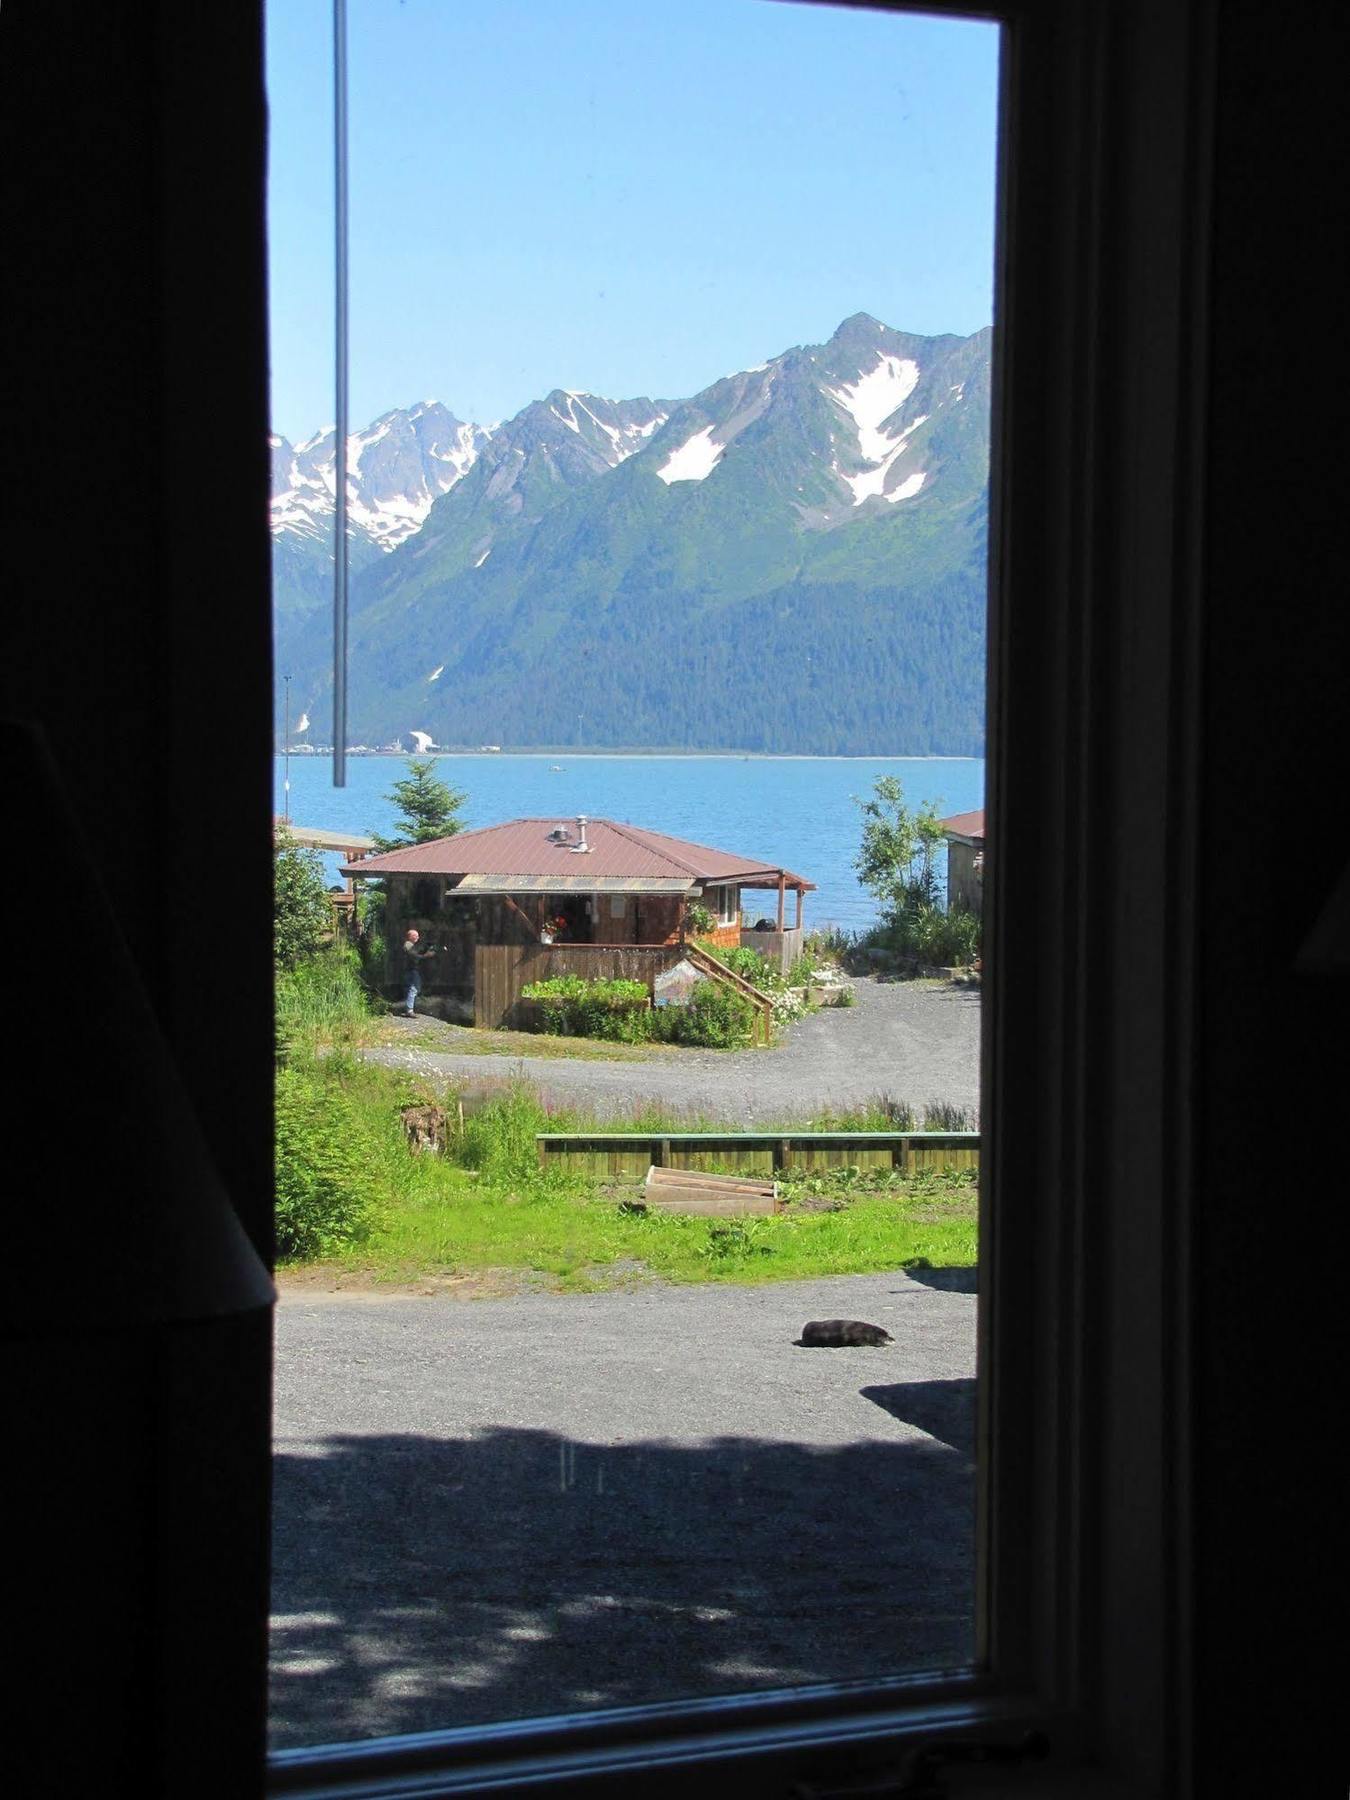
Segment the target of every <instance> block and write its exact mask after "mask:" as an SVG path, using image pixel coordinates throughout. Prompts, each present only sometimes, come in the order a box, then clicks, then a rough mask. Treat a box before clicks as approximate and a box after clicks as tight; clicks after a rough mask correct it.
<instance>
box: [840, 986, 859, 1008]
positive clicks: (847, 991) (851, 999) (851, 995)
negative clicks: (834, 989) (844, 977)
mask: <svg viewBox="0 0 1350 1800" xmlns="http://www.w3.org/2000/svg"><path fill="white" fill-rule="evenodd" d="M857 1004H858V994H857V990H856V989H855V988H851V987H846V988H840V990H839V998H838V999H837V1000H836V1001H835V1005H836V1006H856V1005H857Z"/></svg>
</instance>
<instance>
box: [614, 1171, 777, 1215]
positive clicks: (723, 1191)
mask: <svg viewBox="0 0 1350 1800" xmlns="http://www.w3.org/2000/svg"><path fill="white" fill-rule="evenodd" d="M643 1200H644V1202H645V1204H646V1205H648V1206H659V1207H660V1208H661V1210H662V1212H674V1213H705V1214H708V1215H709V1216H711V1217H714V1218H722V1219H729V1218H735V1217H736V1216H737V1215H739V1214H742V1213H776V1212H777V1211H778V1210H779V1207H780V1205H781V1202H780V1200H779V1198H778V1183H777V1182H776V1181H773V1180H767V1181H766V1180H764V1179H763V1178H762V1177H759V1176H753V1175H752V1176H746V1175H703V1174H701V1173H700V1172H699V1171H698V1170H697V1169H661V1168H658V1167H657V1166H656V1164H655V1163H653V1164H652V1166H651V1168H649V1169H648V1171H647V1180H646V1183H645V1185H644V1187H643Z"/></svg>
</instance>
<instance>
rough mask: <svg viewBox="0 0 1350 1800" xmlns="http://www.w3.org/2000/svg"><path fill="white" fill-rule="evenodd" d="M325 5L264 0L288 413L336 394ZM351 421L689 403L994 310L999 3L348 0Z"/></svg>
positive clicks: (282, 422)
mask: <svg viewBox="0 0 1350 1800" xmlns="http://www.w3.org/2000/svg"><path fill="white" fill-rule="evenodd" d="M330 17H331V11H330V6H329V3H328V0H269V3H268V8H267V18H268V54H267V66H268V83H269V95H270V107H271V198H270V215H271V216H270V228H269V229H270V240H271V270H272V273H271V284H272V394H273V402H272V404H273V423H274V426H275V428H276V429H277V430H279V431H281V432H283V433H284V434H285V435H286V436H287V437H289V438H291V439H292V440H293V441H294V440H298V439H301V438H303V437H306V436H308V435H309V434H310V433H311V432H313V431H314V430H315V429H317V428H318V427H319V426H320V425H324V424H328V423H331V421H332V418H333V398H332V394H333V375H332V269H333V252H332V156H331V141H332V140H331V133H332V82H331V73H330V62H329V56H330V41H331V40H330V23H329V21H330ZM349 17H350V25H349V59H350V90H349V91H350V142H351V211H350V217H351V275H352V279H351V420H352V426H353V429H356V428H358V427H359V426H361V425H364V424H366V423H367V422H368V421H369V420H371V419H373V418H375V417H376V416H377V415H378V414H379V413H381V412H385V411H387V410H388V409H389V408H390V407H393V406H406V405H408V404H410V403H411V402H413V401H415V400H419V399H425V398H434V399H438V400H443V401H444V402H445V403H446V405H447V406H449V407H450V408H451V410H452V411H454V412H455V413H457V414H458V416H459V417H460V418H463V419H473V420H477V421H479V422H480V423H485V424H487V423H492V422H494V421H496V420H498V419H501V418H507V417H510V416H511V414H513V413H515V412H517V411H519V409H520V408H521V407H522V406H524V405H526V404H527V403H528V402H529V401H530V400H533V399H537V398H539V397H540V396H541V395H542V394H544V393H546V392H548V390H549V389H550V388H553V387H570V388H581V389H588V390H590V391H592V392H595V393H600V394H605V395H608V396H609V397H611V398H614V399H621V398H626V397H629V396H632V395H636V394H647V395H650V396H652V397H653V398H657V397H659V398H666V399H670V398H682V397H684V396H686V395H689V394H692V393H695V392H697V391H698V389H700V388H702V387H705V386H706V385H707V384H708V383H709V382H710V381H713V380H716V378H717V377H718V376H719V375H724V374H727V373H729V372H730V371H731V370H734V369H740V368H746V367H748V366H750V365H751V364H754V363H759V362H763V361H764V360H765V359H766V358H767V357H770V356H773V355H776V354H777V353H778V352H779V351H780V350H784V349H786V348H787V347H788V346H789V345H791V344H799V343H808V342H815V341H818V340H819V339H821V338H825V337H828V336H829V334H830V333H831V332H832V331H833V329H834V327H835V326H836V325H837V324H838V323H839V321H840V320H841V319H843V318H846V317H847V316H848V315H849V314H850V313H854V312H870V313H873V314H875V315H876V316H877V317H878V318H880V319H883V320H884V321H885V322H886V323H887V324H888V325H893V326H896V327H897V328H899V329H901V330H905V331H915V332H922V333H934V332H940V331H954V332H960V333H963V334H964V333H967V332H971V331H975V330H977V329H978V328H979V327H980V326H982V325H987V324H988V323H989V321H990V316H991V298H990V295H991V275H992V246H993V195H994V154H995V133H996V116H995V113H996V89H997V60H998V33H997V28H996V27H994V26H992V25H989V24H984V23H978V22H974V21H952V20H938V19H916V18H912V17H904V16H895V15H887V14H879V13H865V12H858V11H848V10H845V9H843V8H833V7H824V6H801V5H793V4H785V3H783V0H678V3H676V0H665V3H660V0H487V3H486V4H484V3H483V0H474V3H473V4H469V3H468V0H349Z"/></svg>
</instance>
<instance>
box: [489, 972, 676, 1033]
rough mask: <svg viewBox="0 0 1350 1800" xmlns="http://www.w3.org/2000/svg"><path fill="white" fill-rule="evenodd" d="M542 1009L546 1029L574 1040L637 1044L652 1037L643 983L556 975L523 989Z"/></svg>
mask: <svg viewBox="0 0 1350 1800" xmlns="http://www.w3.org/2000/svg"><path fill="white" fill-rule="evenodd" d="M521 995H522V997H523V998H524V999H526V1000H532V1001H534V1003H535V1004H536V1006H538V1008H539V1012H540V1016H541V1017H542V1019H543V1021H544V1025H545V1028H546V1029H547V1030H549V1031H552V1032H556V1033H558V1034H559V1035H565V1036H570V1037H598V1038H613V1039H615V1040H616V1041H617V1042H619V1043H625V1044H636V1043H641V1042H642V1041H644V1039H646V1038H648V1037H650V1036H651V1035H652V1034H651V1030H650V1027H649V1026H648V1025H647V1024H646V1022H645V1019H644V1016H643V1015H644V1014H646V1013H647V1012H648V1011H649V1009H650V1006H651V996H650V995H649V994H648V992H647V984H646V983H645V982H643V981H624V980H622V979H617V980H608V981H607V980H603V979H599V980H594V981H588V980H587V979H586V978H585V977H584V976H581V975H554V976H551V977H550V978H549V979H548V980H547V981H531V982H529V983H528V984H527V985H526V986H525V987H523V988H522V989H521Z"/></svg>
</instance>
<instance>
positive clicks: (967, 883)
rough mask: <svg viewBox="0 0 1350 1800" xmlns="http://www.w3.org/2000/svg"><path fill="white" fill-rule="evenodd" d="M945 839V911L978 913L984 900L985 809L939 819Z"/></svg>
mask: <svg viewBox="0 0 1350 1800" xmlns="http://www.w3.org/2000/svg"><path fill="white" fill-rule="evenodd" d="M941 823H942V831H943V835H944V836H945V838H946V839H947V908H948V910H949V911H950V910H951V908H952V907H961V908H964V909H965V910H966V911H967V912H973V913H977V912H979V910H980V905H981V902H982V900H983V898H984V808H983V807H981V808H980V809H979V810H978V811H977V812H963V813H953V814H952V816H951V817H950V818H949V819H943V820H942V822H941Z"/></svg>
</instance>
